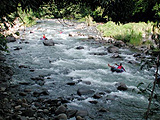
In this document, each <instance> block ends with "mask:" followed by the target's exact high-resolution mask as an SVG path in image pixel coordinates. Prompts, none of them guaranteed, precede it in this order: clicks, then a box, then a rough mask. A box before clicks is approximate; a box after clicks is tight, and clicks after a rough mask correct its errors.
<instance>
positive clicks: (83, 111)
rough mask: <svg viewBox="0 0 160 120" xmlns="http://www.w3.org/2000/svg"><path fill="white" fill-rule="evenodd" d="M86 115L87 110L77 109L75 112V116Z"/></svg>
mask: <svg viewBox="0 0 160 120" xmlns="http://www.w3.org/2000/svg"><path fill="white" fill-rule="evenodd" d="M87 115H88V111H86V110H78V111H77V113H76V116H81V117H85V116H87Z"/></svg>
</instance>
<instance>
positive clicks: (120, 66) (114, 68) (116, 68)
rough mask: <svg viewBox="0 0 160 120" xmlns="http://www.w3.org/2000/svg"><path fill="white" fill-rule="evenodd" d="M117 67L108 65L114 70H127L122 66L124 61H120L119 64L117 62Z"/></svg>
mask: <svg viewBox="0 0 160 120" xmlns="http://www.w3.org/2000/svg"><path fill="white" fill-rule="evenodd" d="M115 65H116V66H117V67H114V66H111V65H110V64H108V66H109V67H110V68H111V71H112V72H115V71H116V72H124V71H125V72H126V70H125V69H124V67H123V66H122V63H120V64H119V65H118V64H117V63H116V64H115Z"/></svg>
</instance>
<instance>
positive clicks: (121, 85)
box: [115, 82, 128, 90]
mask: <svg viewBox="0 0 160 120" xmlns="http://www.w3.org/2000/svg"><path fill="white" fill-rule="evenodd" d="M115 86H116V87H117V89H118V90H127V89H128V88H127V86H126V85H125V84H124V83H122V82H119V83H116V84H115Z"/></svg>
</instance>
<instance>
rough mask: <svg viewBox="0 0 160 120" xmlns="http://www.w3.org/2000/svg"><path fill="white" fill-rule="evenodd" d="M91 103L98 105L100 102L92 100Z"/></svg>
mask: <svg viewBox="0 0 160 120" xmlns="http://www.w3.org/2000/svg"><path fill="white" fill-rule="evenodd" d="M89 102H90V103H92V104H97V103H98V101H96V100H92V101H89Z"/></svg>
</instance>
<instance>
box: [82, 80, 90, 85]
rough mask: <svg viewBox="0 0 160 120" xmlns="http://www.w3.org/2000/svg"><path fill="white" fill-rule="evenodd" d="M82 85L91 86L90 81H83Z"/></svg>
mask: <svg viewBox="0 0 160 120" xmlns="http://www.w3.org/2000/svg"><path fill="white" fill-rule="evenodd" d="M82 83H84V84H86V85H91V82H90V81H82Z"/></svg>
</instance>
